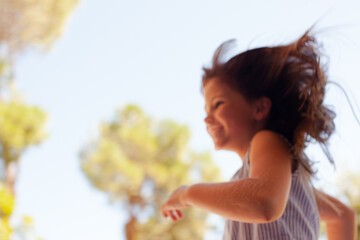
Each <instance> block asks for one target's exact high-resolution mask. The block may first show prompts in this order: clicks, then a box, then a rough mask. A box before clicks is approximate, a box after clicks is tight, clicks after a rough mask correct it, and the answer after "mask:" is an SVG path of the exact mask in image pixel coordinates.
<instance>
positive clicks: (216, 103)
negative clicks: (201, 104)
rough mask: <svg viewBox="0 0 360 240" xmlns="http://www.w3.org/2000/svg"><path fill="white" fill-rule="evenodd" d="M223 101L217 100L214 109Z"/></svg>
mask: <svg viewBox="0 0 360 240" xmlns="http://www.w3.org/2000/svg"><path fill="white" fill-rule="evenodd" d="M222 103H223V102H222V101H219V102H217V103H216V104H215V107H214V108H215V109H216V108H217V107H218V106H219V105H221V104H222Z"/></svg>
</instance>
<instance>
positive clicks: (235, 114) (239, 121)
mask: <svg viewBox="0 0 360 240" xmlns="http://www.w3.org/2000/svg"><path fill="white" fill-rule="evenodd" d="M224 117H226V119H227V125H228V128H230V129H231V130H232V131H235V132H238V131H241V130H242V129H244V128H245V129H246V128H248V127H249V125H250V124H251V119H250V117H249V113H248V112H247V111H245V110H237V111H229V112H226V113H224Z"/></svg>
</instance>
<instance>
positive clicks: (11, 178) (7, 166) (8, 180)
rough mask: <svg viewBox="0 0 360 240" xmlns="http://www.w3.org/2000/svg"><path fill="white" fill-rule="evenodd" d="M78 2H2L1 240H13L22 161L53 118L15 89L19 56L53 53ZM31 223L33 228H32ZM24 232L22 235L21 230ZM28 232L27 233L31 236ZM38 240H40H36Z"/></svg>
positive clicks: (26, 228) (27, 228)
mask: <svg viewBox="0 0 360 240" xmlns="http://www.w3.org/2000/svg"><path fill="white" fill-rule="evenodd" d="M77 2H78V0H1V1H0V184H1V185H0V239H1V240H3V239H4V240H7V239H10V238H11V234H12V233H13V229H12V228H11V227H10V226H9V218H10V217H11V213H12V209H13V208H14V202H15V191H14V184H15V181H16V179H17V172H18V171H17V170H18V166H19V159H20V158H21V156H22V154H23V152H24V151H25V150H26V149H27V148H28V147H30V146H32V145H36V144H40V143H41V142H42V141H43V140H44V139H45V138H46V136H47V134H46V133H45V131H44V127H45V123H46V119H47V114H46V113H45V112H44V111H43V110H41V109H39V108H38V107H36V106H30V105H28V104H26V103H25V102H24V101H22V100H20V94H19V93H18V92H16V90H15V83H14V79H15V77H14V75H15V73H14V69H15V63H16V60H17V58H18V57H19V56H20V55H21V54H22V53H23V52H24V51H25V50H27V49H28V48H30V47H35V48H37V49H40V50H42V51H46V50H49V49H50V48H51V46H52V44H53V43H54V41H55V40H56V39H58V38H59V37H60V35H61V34H62V32H63V30H64V25H65V22H66V20H67V19H68V17H69V15H70V13H71V12H72V10H73V9H74V7H75V5H76V4H77ZM29 219H31V218H30V217H28V216H26V217H24V219H23V221H22V224H21V227H18V228H17V229H18V230H16V231H15V232H18V236H19V237H20V236H21V238H22V239H29V238H28V237H27V236H28V235H29V234H28V233H29V232H31V229H32V220H31V221H30V220H29ZM30 222H31V224H30ZM19 229H20V230H21V231H20V230H19ZM25 233H26V234H25ZM31 239H34V238H31Z"/></svg>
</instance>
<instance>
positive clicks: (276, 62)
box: [201, 25, 336, 176]
mask: <svg viewBox="0 0 360 240" xmlns="http://www.w3.org/2000/svg"><path fill="white" fill-rule="evenodd" d="M313 27H314V25H313V26H312V27H311V28H309V29H308V30H307V31H306V32H305V33H304V34H303V35H302V36H301V37H300V38H298V39H297V40H296V41H294V42H292V43H290V44H287V45H279V46H275V47H260V48H255V49H250V50H247V51H245V52H242V53H240V54H238V55H236V56H234V57H232V58H231V59H229V60H228V61H226V62H223V63H222V62H221V61H220V60H221V57H222V56H223V54H224V52H226V51H225V50H226V49H227V48H229V46H230V44H231V43H232V40H229V41H226V42H224V43H223V44H221V45H220V46H219V47H218V48H217V50H216V51H215V54H214V57H213V60H212V66H211V67H203V71H204V73H203V76H202V84H201V92H203V87H204V85H205V84H206V83H207V81H208V80H209V79H211V78H213V77H218V79H220V80H221V81H223V82H224V83H226V84H228V85H229V86H230V87H232V88H233V89H236V90H237V91H238V92H239V93H241V94H242V95H243V96H245V97H246V98H247V99H248V100H255V99H258V98H260V97H262V96H266V97H269V98H270V100H271V101H272V108H271V111H270V115H269V118H268V121H267V123H266V126H265V129H269V130H272V131H275V132H277V133H279V134H283V135H284V136H285V137H286V138H287V139H288V140H289V141H290V143H291V144H292V147H291V152H292V154H293V156H295V157H296V159H297V160H298V162H299V163H300V164H301V165H302V166H303V167H304V168H305V169H306V171H307V172H308V173H309V175H310V176H313V175H315V173H316V172H315V171H314V170H313V169H312V165H313V164H314V163H313V162H311V161H310V160H309V159H308V158H307V157H306V156H305V154H304V149H305V148H306V147H307V143H308V142H311V141H312V140H316V141H317V142H318V143H319V144H320V146H321V148H322V149H323V151H324V153H325V154H326V156H327V158H328V159H329V161H330V162H331V163H332V164H333V165H334V167H335V168H336V166H335V163H334V161H333V158H332V156H331V154H330V152H329V151H328V147H327V142H328V140H329V138H330V136H331V135H332V133H333V132H334V130H335V124H334V118H335V117H336V114H335V112H334V111H333V110H331V109H330V108H329V107H328V106H326V105H324V103H323V100H324V95H325V86H326V84H327V82H328V77H327V65H326V64H324V62H323V61H320V60H321V59H323V58H321V56H322V55H323V54H322V53H321V52H320V50H321V47H322V46H321V45H320V44H318V42H317V40H316V39H315V37H314V36H312V34H310V32H311V30H312V28H313Z"/></svg>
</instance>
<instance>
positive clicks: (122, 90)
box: [15, 0, 360, 240]
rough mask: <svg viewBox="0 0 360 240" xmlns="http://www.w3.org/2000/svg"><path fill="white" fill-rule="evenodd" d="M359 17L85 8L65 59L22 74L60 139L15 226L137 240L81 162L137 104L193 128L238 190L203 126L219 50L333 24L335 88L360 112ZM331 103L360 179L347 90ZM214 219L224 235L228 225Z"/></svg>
mask: <svg viewBox="0 0 360 240" xmlns="http://www.w3.org/2000/svg"><path fill="white" fill-rule="evenodd" d="M359 12H360V2H359V1H358V0H352V1H350V0H344V1H334V0H332V1H329V0H326V1H325V0H318V1H313V0H304V1H301V2H300V1H280V0H278V1H256V0H254V1H230V0H221V1H220V0H217V1H214V0H207V1H205V0H201V1H200V0H199V1H190V0H184V1H165V0H161V1H160V0H152V1H115V0H113V1H110V0H104V1H95V0H87V1H85V0H82V1H81V3H80V5H79V6H78V7H77V8H76V9H75V11H74V12H73V14H72V16H71V17H70V20H69V22H68V24H67V27H66V31H65V32H64V35H63V36H62V37H61V38H60V39H59V40H58V41H57V42H56V43H55V44H54V46H53V49H52V50H51V51H50V52H49V53H47V54H44V55H42V54H38V53H36V52H35V51H29V52H27V53H26V54H25V55H24V56H23V57H22V58H21V59H20V61H19V62H18V65H17V67H16V73H17V74H16V83H17V87H18V89H19V90H20V91H22V92H24V93H25V99H26V100H27V102H29V103H31V104H35V105H38V106H40V107H41V108H42V109H44V110H45V111H47V112H48V113H49V116H50V118H49V124H48V131H49V132H50V134H51V135H50V137H49V138H48V139H47V140H46V141H45V142H44V143H43V144H41V145H40V146H38V147H32V148H31V149H29V150H28V151H27V152H26V153H25V154H24V156H23V158H22V160H21V165H20V167H21V169H20V175H19V179H18V182H17V185H16V190H17V206H16V212H15V216H21V215H23V214H29V215H31V216H33V217H34V220H35V222H36V230H37V232H38V233H39V235H40V236H42V237H44V238H45V239H46V240H64V239H66V240H99V239H109V240H119V239H120V240H122V239H125V237H124V233H123V226H124V224H125V222H126V220H127V219H126V217H127V216H126V214H125V212H123V211H122V209H121V206H119V205H109V204H108V202H107V198H106V196H105V194H103V193H102V192H100V191H98V190H96V189H94V188H92V187H91V186H90V184H89V183H88V181H87V179H86V178H85V176H84V175H83V174H82V172H81V170H80V165H79V159H78V153H79V150H80V149H81V147H82V146H83V145H84V144H85V143H86V142H87V140H88V139H89V138H93V137H96V134H97V127H98V124H99V122H100V121H102V120H109V119H111V118H112V117H113V116H114V113H115V110H116V108H117V107H122V106H124V105H125V104H127V103H136V104H139V105H140V106H141V107H142V108H143V109H144V111H145V112H146V113H148V114H149V115H151V116H152V117H155V118H158V119H163V118H172V119H175V120H177V121H179V122H181V123H184V124H188V125H189V127H190V128H191V130H192V137H191V146H192V147H193V148H194V149H196V150H207V149H209V150H211V152H212V153H213V156H214V159H215V161H216V163H217V164H218V165H219V167H221V170H222V173H223V177H224V179H229V178H230V177H231V176H232V174H233V173H234V171H235V169H238V168H239V167H240V166H241V160H240V159H239V157H238V156H236V155H235V154H234V153H231V152H225V151H215V150H214V146H213V143H212V140H211V138H210V137H209V136H208V134H207V133H206V129H205V124H204V122H203V119H204V117H205V112H204V100H203V97H202V96H201V94H200V77H201V67H202V66H203V64H208V63H209V61H210V59H211V56H212V54H213V52H214V50H215V49H216V47H217V46H218V45H219V44H220V43H222V42H223V41H225V40H228V39H230V38H236V39H237V40H238V41H237V45H238V47H237V49H236V51H242V50H244V49H246V48H248V47H251V48H252V47H256V46H263V45H274V44H280V43H288V42H289V41H292V40H294V39H295V38H297V37H298V36H300V34H302V33H303V32H304V31H305V30H306V29H307V28H308V27H310V26H311V25H312V24H313V23H314V22H315V21H316V20H318V19H319V18H320V17H321V16H323V15H324V14H325V13H327V14H326V15H325V16H324V17H323V18H322V20H321V21H320V23H319V25H318V29H320V28H322V27H324V28H327V27H333V26H340V25H341V26H340V27H338V28H336V29H332V30H329V31H328V32H326V33H324V34H319V40H320V41H321V42H323V43H324V48H325V51H326V53H327V55H328V56H329V58H330V72H329V73H330V77H331V80H333V81H337V82H340V84H342V86H343V87H345V89H346V91H347V92H348V94H350V97H351V96H354V97H355V99H356V100H357V101H358V102H359V104H360V78H359V75H358V70H359V58H358V56H360V17H359ZM343 25H344V26H343ZM349 90H351V92H349ZM327 94H328V95H327V97H326V101H325V102H326V103H328V104H330V105H334V109H335V111H336V113H337V114H338V116H337V118H336V121H335V123H336V127H337V131H336V133H335V134H334V136H333V137H332V138H331V142H330V150H331V152H332V153H333V156H334V158H335V161H336V164H337V166H338V170H339V171H340V170H341V169H345V168H351V169H352V170H354V171H359V170H360V154H359V152H358V151H357V150H358V147H359V144H358V138H357V136H358V135H359V134H360V126H359V125H357V123H356V120H355V118H354V116H353V115H352V113H351V111H350V107H349V105H348V103H347V101H346V99H345V96H344V95H343V93H342V92H341V91H340V90H339V89H338V88H336V87H335V86H334V85H330V86H329V87H328V93H327ZM351 100H352V103H354V98H351ZM354 107H355V105H354ZM355 109H356V108H355ZM356 113H357V115H358V116H360V112H359V111H357V112H356ZM307 153H308V154H309V156H310V157H312V159H314V160H315V161H320V164H318V165H317V167H318V168H319V177H320V179H321V181H319V182H318V183H317V184H318V185H321V186H324V187H325V188H326V189H327V190H328V192H329V193H336V191H337V189H336V188H334V187H332V186H333V183H332V180H333V179H334V177H335V176H336V174H337V172H335V171H334V170H333V168H332V166H330V164H329V163H328V161H327V159H326V158H325V155H324V154H323V153H322V152H321V150H320V147H319V146H317V145H314V146H310V147H309V149H308V151H307ZM211 219H212V220H211V221H212V222H216V223H218V225H219V226H220V229H221V226H222V224H223V221H222V218H220V217H218V216H216V215H212V218H211ZM221 234H222V232H221V231H220V232H218V233H217V234H208V235H207V239H208V240H213V239H214V240H215V239H220V235H221Z"/></svg>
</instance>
